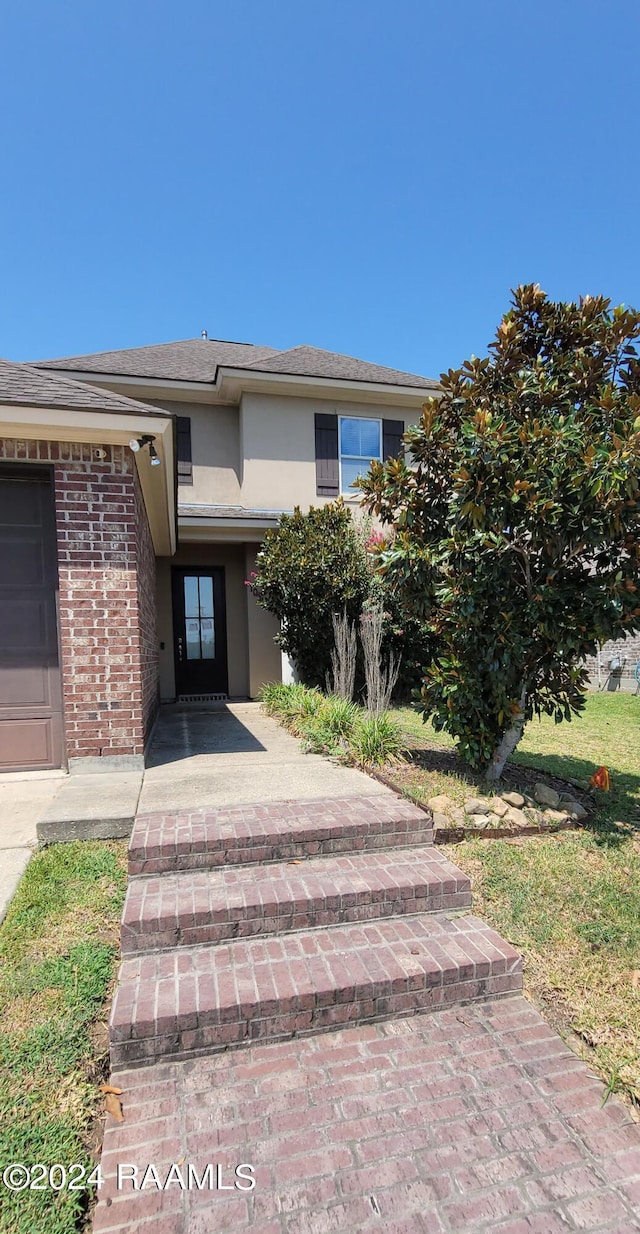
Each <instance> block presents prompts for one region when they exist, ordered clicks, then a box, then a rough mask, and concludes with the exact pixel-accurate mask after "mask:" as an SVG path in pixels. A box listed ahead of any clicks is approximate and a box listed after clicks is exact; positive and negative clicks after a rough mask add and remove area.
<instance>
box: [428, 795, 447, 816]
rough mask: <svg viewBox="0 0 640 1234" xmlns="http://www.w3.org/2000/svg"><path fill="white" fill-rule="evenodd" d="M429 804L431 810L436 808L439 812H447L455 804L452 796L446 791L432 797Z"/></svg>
mask: <svg viewBox="0 0 640 1234" xmlns="http://www.w3.org/2000/svg"><path fill="white" fill-rule="evenodd" d="M427 805H428V807H429V809H430V810H435V811H437V813H439V814H447V813H448V812H449V810H450V808H451V806H452V805H453V801H452V800H451V798H450V797H447V794H446V793H440V795H439V797H430V798H429V800H428V802H427Z"/></svg>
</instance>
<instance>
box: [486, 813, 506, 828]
mask: <svg viewBox="0 0 640 1234" xmlns="http://www.w3.org/2000/svg"><path fill="white" fill-rule="evenodd" d="M502 821H503V818H502V815H501V814H495V813H491V814H490V815H489V826H490V827H499V826H500V824H501V822H502Z"/></svg>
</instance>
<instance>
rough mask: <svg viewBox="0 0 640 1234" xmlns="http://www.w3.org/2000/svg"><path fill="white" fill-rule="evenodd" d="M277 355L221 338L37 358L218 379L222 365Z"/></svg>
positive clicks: (78, 366)
mask: <svg viewBox="0 0 640 1234" xmlns="http://www.w3.org/2000/svg"><path fill="white" fill-rule="evenodd" d="M272 355H277V352H275V351H274V349H273V348H272V347H254V346H253V344H252V343H227V342H224V341H223V340H220V339H200V338H192V339H185V340H184V341H183V342H179V343H155V344H153V345H152V346H150V347H130V348H127V350H126V351H98V352H96V353H94V354H93V355H89V356H67V357H65V358H63V359H62V360H34V361H33V363H34V364H35V365H36V367H37V368H53V369H66V370H69V369H71V370H73V371H75V372H83V373H105V374H107V373H109V374H111V375H113V376H114V377H115V376H117V377H155V378H158V379H159V380H163V381H208V382H211V381H215V379H216V372H217V370H218V366H219V365H220V364H229V365H232V366H233V367H234V368H246V367H248V366H251V365H253V364H254V363H255V361H257V360H262V359H266V358H268V357H269V356H272Z"/></svg>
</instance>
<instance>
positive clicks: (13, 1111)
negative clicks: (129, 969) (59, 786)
mask: <svg viewBox="0 0 640 1234" xmlns="http://www.w3.org/2000/svg"><path fill="white" fill-rule="evenodd" d="M125 887H126V844H124V843H103V842H91V843H89V842H77V843H71V844H56V845H52V846H51V847H50V848H46V849H43V850H41V851H40V852H38V853H36V854H35V855H34V857H33V859H32V861H31V863H30V865H29V866H28V867H27V870H26V873H25V875H24V877H23V879H22V881H21V883H20V885H19V887H18V890H17V892H16V895H15V897H14V899H13V901H12V903H11V906H10V908H9V912H8V914H7V916H6V918H5V920H4V922H3V923H2V925H1V926H0V1024H1V1025H2V1028H1V1030H0V1170H3V1169H4V1167H5V1166H6V1165H7V1164H8V1163H10V1162H22V1163H24V1164H26V1165H34V1164H36V1163H37V1162H42V1163H44V1164H46V1165H47V1166H50V1165H53V1164H56V1163H61V1164H62V1165H64V1166H66V1167H69V1166H70V1165H71V1164H73V1163H75V1162H80V1163H82V1164H84V1165H85V1166H86V1167H87V1170H88V1171H89V1170H90V1169H92V1168H93V1165H95V1155H94V1154H95V1153H96V1150H97V1149H98V1148H99V1145H100V1139H101V1134H100V1128H101V1122H100V1120H101V1113H102V1104H103V1102H102V1097H101V1094H100V1092H99V1090H98V1084H99V1083H100V1082H101V1080H102V1079H103V1078H104V1074H105V1073H106V1070H107V1065H108V1053H107V1025H106V1015H107V1008H108V998H109V995H110V992H111V988H112V985H113V980H114V974H115V967H116V963H117V959H118V955H119V940H118V933H119V922H120V913H121V909H122V903H123V900H124V892H125ZM91 1198H92V1195H91V1194H90V1193H87V1192H85V1191H75V1192H74V1191H52V1190H46V1191H31V1190H27V1191H23V1192H16V1193H13V1192H11V1191H9V1190H8V1189H7V1188H5V1187H4V1186H2V1185H1V1184H0V1229H2V1231H3V1232H6V1234H72V1232H74V1234H75V1232H77V1231H78V1230H81V1229H83V1228H85V1226H86V1225H87V1222H88V1215H87V1214H88V1207H89V1204H90V1201H91Z"/></svg>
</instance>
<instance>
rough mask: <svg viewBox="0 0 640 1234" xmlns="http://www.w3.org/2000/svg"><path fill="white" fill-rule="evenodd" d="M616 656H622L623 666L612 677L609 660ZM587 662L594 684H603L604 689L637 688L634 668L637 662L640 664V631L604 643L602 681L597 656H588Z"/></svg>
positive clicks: (602, 649)
mask: <svg viewBox="0 0 640 1234" xmlns="http://www.w3.org/2000/svg"><path fill="white" fill-rule="evenodd" d="M614 656H618V657H619V658H620V661H621V665H622V668H621V671H620V672H619V673H617V674H613V675H612V676H611V678H610V677H609V662H610V661H611V660H612V658H613V657H614ZM585 664H586V667H587V669H588V671H589V674H590V676H591V683H592V685H593V686H598V685H599V684H601V685H602V687H603V689H621V690H635V688H636V679H635V677H634V669H635V666H636V664H640V631H638V632H637V633H636V634H629V635H628V636H627V638H619V639H611V640H610V642H608V643H604V644H603V646H602V647H601V649H600V682H599V681H598V660H597V657H596V656H588V657H587V659H586V661H585Z"/></svg>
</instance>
